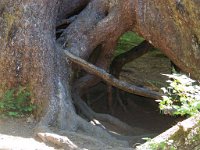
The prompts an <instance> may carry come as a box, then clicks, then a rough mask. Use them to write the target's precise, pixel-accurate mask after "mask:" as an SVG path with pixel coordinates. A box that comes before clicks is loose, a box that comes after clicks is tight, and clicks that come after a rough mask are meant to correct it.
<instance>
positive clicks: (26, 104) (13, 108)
mask: <svg viewBox="0 0 200 150" xmlns="http://www.w3.org/2000/svg"><path fill="white" fill-rule="evenodd" d="M30 96H31V95H30V92H29V90H28V89H27V88H26V87H21V86H20V87H18V88H13V89H9V90H7V91H6V92H5V93H3V94H2V96H1V97H0V115H1V116H10V117H23V116H25V115H28V114H31V113H32V112H33V110H35V109H36V105H35V104H32V103H31V99H30Z"/></svg>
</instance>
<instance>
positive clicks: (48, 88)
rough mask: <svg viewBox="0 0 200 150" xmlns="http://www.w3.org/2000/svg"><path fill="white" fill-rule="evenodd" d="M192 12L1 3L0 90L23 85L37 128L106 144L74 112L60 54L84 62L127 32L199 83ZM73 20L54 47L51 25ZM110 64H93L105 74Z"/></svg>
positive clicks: (172, 5) (181, 6) (171, 5)
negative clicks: (86, 136) (33, 107)
mask: <svg viewBox="0 0 200 150" xmlns="http://www.w3.org/2000/svg"><path fill="white" fill-rule="evenodd" d="M166 6H168V7H166ZM199 7H200V2H199V1H197V0H191V1H186V0H183V1H171V0H166V1H159V0H151V1H148V0H140V1H139V0H123V1H122V0H107V1H105V0H92V1H89V0H62V1H59V0H51V1H48V0H15V1H13V0H1V1H0V47H1V50H0V83H2V84H4V88H1V89H0V90H1V92H4V91H5V90H7V89H9V88H12V87H18V86H19V85H21V86H26V87H29V89H30V92H31V99H32V102H34V103H36V104H37V105H38V108H37V111H36V113H35V116H36V118H37V119H38V120H40V123H39V127H40V128H41V129H42V127H47V126H49V125H52V126H57V127H58V128H60V129H67V130H70V131H77V130H78V129H83V130H84V131H86V132H88V133H89V132H90V133H91V134H95V135H96V136H97V137H105V135H106V137H109V138H110V136H109V135H108V134H107V132H103V131H104V130H102V129H101V128H95V129H96V130H95V129H94V127H93V126H92V125H91V124H88V123H87V122H86V121H84V120H83V119H82V118H80V117H79V116H78V115H77V114H76V112H75V109H74V106H73V104H72V98H71V92H72V91H71V87H72V80H73V71H74V70H73V68H72V64H71V63H70V61H69V60H67V61H66V59H65V55H64V51H63V49H65V50H66V51H68V52H70V53H72V54H73V55H75V56H77V57H80V58H81V59H84V60H87V59H88V58H89V57H90V55H91V53H92V52H93V50H94V49H95V48H96V47H98V46H99V45H102V44H105V45H106V46H107V48H111V49H112V48H113V47H112V46H111V47H109V46H108V43H109V41H110V39H111V41H112V43H113V44H115V42H116V40H117V39H118V38H119V37H120V36H121V35H122V34H123V33H124V32H126V31H128V30H134V31H136V32H137V33H139V34H140V35H141V36H143V37H144V38H145V40H147V41H148V42H149V43H151V44H152V45H153V46H155V47H157V48H160V49H161V50H162V51H163V52H164V53H165V54H166V55H167V56H168V57H169V58H170V59H171V60H172V61H173V62H174V63H175V64H176V65H177V66H178V67H179V68H181V69H182V70H183V71H185V72H188V73H191V75H192V76H193V77H194V78H196V79H200V65H199V64H200V43H199V39H200V29H199V24H200V19H199V16H200V10H199ZM74 15H76V17H75V19H74V20H73V19H72V21H71V22H70V24H69V25H68V26H67V28H66V29H64V32H63V33H62V34H61V36H60V37H59V39H58V40H57V41H56V33H55V30H56V25H58V24H59V23H60V22H62V21H63V19H68V18H65V17H73V16H74ZM163 30H164V31H163ZM108 57H109V58H110V59H111V56H108ZM109 61H110V60H109V59H105V62H103V60H102V64H101V63H99V64H100V66H103V67H105V68H106V67H108V66H107V65H108V64H109ZM91 131H92V132H91ZM105 142H106V140H105Z"/></svg>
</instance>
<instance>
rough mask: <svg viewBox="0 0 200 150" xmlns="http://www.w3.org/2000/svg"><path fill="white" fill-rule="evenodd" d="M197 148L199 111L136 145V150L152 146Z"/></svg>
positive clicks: (193, 149) (179, 149)
mask: <svg viewBox="0 0 200 150" xmlns="http://www.w3.org/2000/svg"><path fill="white" fill-rule="evenodd" d="M155 147H157V149H159V148H161V147H162V149H166V150H167V149H178V150H188V149H192V150H198V149H199V148H200V113H198V114H196V115H195V116H193V117H190V118H189V119H186V120H184V121H182V122H179V123H178V124H177V125H175V126H173V127H172V128H170V129H168V130H167V131H165V132H164V133H162V134H160V135H159V136H157V137H155V138H153V139H152V140H150V141H148V142H146V143H145V144H143V145H141V146H138V147H137V148H136V149H137V150H143V149H149V150H151V149H152V150H153V148H155Z"/></svg>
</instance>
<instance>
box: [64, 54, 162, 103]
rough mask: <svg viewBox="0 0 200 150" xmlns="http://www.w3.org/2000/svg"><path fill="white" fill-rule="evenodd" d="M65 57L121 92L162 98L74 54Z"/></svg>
mask: <svg viewBox="0 0 200 150" xmlns="http://www.w3.org/2000/svg"><path fill="white" fill-rule="evenodd" d="M65 55H66V57H67V58H68V59H69V60H71V61H72V62H73V63H76V64H77V65H79V66H81V67H82V68H83V69H84V70H86V71H87V72H89V73H91V74H94V75H96V76H98V77H100V78H102V79H103V80H105V81H106V82H107V83H109V84H110V85H112V86H115V87H117V88H119V89H121V90H124V91H127V92H129V93H133V94H136V95H140V96H144V97H149V98H153V99H160V98H161V94H159V93H157V92H153V91H150V90H148V89H144V88H141V87H137V86H134V85H131V84H130V83H127V82H124V81H121V80H118V79H116V78H115V77H114V76H112V75H111V74H109V73H107V72H106V71H105V70H103V69H101V68H98V67H96V66H94V65H92V64H89V63H88V62H86V61H85V60H83V59H80V58H79V57H76V56H74V55H73V54H71V53H70V52H68V51H65Z"/></svg>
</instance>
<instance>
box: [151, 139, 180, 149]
mask: <svg viewBox="0 0 200 150" xmlns="http://www.w3.org/2000/svg"><path fill="white" fill-rule="evenodd" d="M150 149H151V150H176V149H177V148H176V147H175V146H173V140H167V141H163V142H160V143H154V142H151V144H150Z"/></svg>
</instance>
